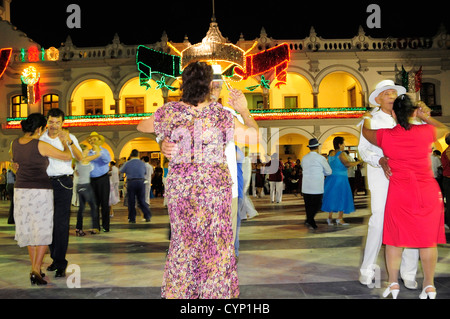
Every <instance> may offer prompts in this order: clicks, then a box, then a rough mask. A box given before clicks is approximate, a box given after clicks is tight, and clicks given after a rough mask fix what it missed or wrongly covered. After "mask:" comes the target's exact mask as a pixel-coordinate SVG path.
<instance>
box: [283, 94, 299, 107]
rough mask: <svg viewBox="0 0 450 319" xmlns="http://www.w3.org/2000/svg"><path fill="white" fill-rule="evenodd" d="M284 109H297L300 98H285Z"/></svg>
mask: <svg viewBox="0 0 450 319" xmlns="http://www.w3.org/2000/svg"><path fill="white" fill-rule="evenodd" d="M284 108H285V109H297V108H298V97H297V96H285V97H284Z"/></svg>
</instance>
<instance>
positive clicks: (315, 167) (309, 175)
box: [301, 138, 332, 230]
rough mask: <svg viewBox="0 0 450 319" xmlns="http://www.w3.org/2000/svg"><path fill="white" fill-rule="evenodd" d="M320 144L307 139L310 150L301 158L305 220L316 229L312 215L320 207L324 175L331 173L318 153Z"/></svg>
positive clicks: (314, 214)
mask: <svg viewBox="0 0 450 319" xmlns="http://www.w3.org/2000/svg"><path fill="white" fill-rule="evenodd" d="M320 145H321V144H320V143H319V141H318V140H317V139H315V138H313V139H310V140H309V144H308V148H309V150H310V152H309V153H308V154H306V155H305V156H304V157H303V159H302V163H301V166H302V170H303V182H302V194H303V198H304V200H305V210H306V222H305V225H307V226H308V227H309V228H310V229H312V230H314V229H317V225H316V221H315V220H314V217H315V216H316V214H317V212H318V211H319V210H320V208H321V207H322V197H323V191H324V180H325V176H328V175H331V173H332V170H331V167H330V164H328V162H327V159H326V158H325V157H324V156H322V155H320V154H319V146H320Z"/></svg>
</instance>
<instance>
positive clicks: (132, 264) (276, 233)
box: [0, 194, 450, 302]
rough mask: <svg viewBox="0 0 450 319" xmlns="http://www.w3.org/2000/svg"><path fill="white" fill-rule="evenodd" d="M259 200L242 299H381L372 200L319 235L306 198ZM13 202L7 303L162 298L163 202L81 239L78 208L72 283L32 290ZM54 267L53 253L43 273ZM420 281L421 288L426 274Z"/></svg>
mask: <svg viewBox="0 0 450 319" xmlns="http://www.w3.org/2000/svg"><path fill="white" fill-rule="evenodd" d="M252 200H253V202H254V204H255V207H256V209H257V210H258V212H259V216H257V217H256V218H254V219H252V220H249V221H244V222H243V223H242V226H241V231H240V239H241V241H240V257H239V263H238V274H239V282H240V292H241V295H240V300H247V299H248V300H286V299H289V300H296V299H380V298H382V297H381V293H382V292H383V287H384V285H385V280H386V278H387V277H386V271H385V265H384V250H383V249H382V251H381V252H380V256H379V262H378V264H379V266H380V268H381V283H380V284H381V288H376V287H375V288H372V289H371V288H368V287H365V286H362V285H361V284H360V283H359V282H358V269H359V265H360V262H361V258H362V247H363V243H364V240H365V234H366V232H367V222H368V218H369V216H370V215H369V210H368V199H367V197H365V196H362V195H358V196H357V197H356V198H355V206H356V208H357V211H356V212H355V213H353V214H350V215H349V216H348V217H347V218H345V219H346V221H347V222H349V223H350V226H347V227H343V226H339V227H337V226H332V227H330V226H328V225H327V224H326V221H325V219H326V215H325V214H324V213H319V214H318V215H317V218H316V219H317V221H318V225H319V229H318V230H317V231H314V232H313V231H310V230H308V229H307V228H306V227H305V226H304V220H305V211H304V203H303V199H302V197H300V196H299V197H297V196H294V195H291V194H287V195H284V196H283V202H282V203H281V204H271V203H270V201H269V197H268V196H266V197H265V198H262V199H256V198H252ZM8 205H9V203H8V202H7V201H2V202H0V298H1V299H36V298H37V299H93V300H97V299H110V300H111V299H154V300H159V299H160V285H161V280H162V274H163V268H164V262H165V256H166V249H167V248H168V243H169V242H168V229H169V223H168V216H167V212H166V209H165V208H164V207H163V205H162V199H161V198H155V199H152V202H151V209H152V213H153V218H152V221H151V222H150V223H145V222H141V221H139V220H138V222H137V223H136V224H128V222H127V211H126V207H124V206H123V205H122V204H121V203H119V204H118V205H116V206H115V207H114V217H112V219H111V224H112V225H111V232H109V233H101V234H98V235H86V236H85V237H76V236H75V231H74V225H75V220H76V211H77V208H76V207H72V215H71V236H70V242H69V250H68V258H67V259H68V261H69V264H70V265H71V267H72V270H71V271H68V272H67V277H66V278H54V276H53V274H52V273H49V272H47V277H46V279H47V280H48V282H49V284H48V285H47V286H45V287H36V286H31V285H30V282H29V278H28V274H29V268H30V262H29V258H28V254H27V250H26V249H25V248H19V247H18V246H17V244H16V242H15V241H14V226H13V225H7V223H6V218H7V211H8ZM85 214H86V215H85V216H86V217H85V225H90V217H89V216H88V215H89V213H88V210H87V211H86V212H85ZM449 234H450V233H449V232H448V231H447V238H448V239H450V238H449V237H450V236H449ZM449 248H450V245H441V246H439V262H438V265H437V270H436V282H435V283H436V288H437V291H438V298H439V299H450V267H449V265H450V249H449ZM50 262H51V260H50V257H49V256H48V254H47V255H46V258H45V260H44V267H43V271H44V272H45V268H46V266H47V265H48V264H49V263H50ZM78 275H79V276H78ZM417 279H418V282H419V286H421V283H422V271H421V269H419V273H418V276H417ZM74 286H75V287H74ZM419 293H420V291H419V290H407V289H406V288H404V287H403V285H402V287H401V292H400V295H399V299H418V295H419ZM160 302H163V301H160Z"/></svg>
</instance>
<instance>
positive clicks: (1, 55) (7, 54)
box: [0, 48, 12, 78]
mask: <svg viewBox="0 0 450 319" xmlns="http://www.w3.org/2000/svg"><path fill="white" fill-rule="evenodd" d="M11 55H12V49H11V48H8V49H1V50H0V78H1V77H2V75H3V73H5V71H6V67H7V66H8V64H9V60H10V59H11Z"/></svg>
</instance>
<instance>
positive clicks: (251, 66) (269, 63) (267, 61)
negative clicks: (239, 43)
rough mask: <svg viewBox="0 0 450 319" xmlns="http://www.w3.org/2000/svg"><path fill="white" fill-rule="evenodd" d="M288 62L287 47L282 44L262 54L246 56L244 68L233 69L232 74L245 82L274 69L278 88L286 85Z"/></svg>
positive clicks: (288, 52)
mask: <svg viewBox="0 0 450 319" xmlns="http://www.w3.org/2000/svg"><path fill="white" fill-rule="evenodd" d="M290 60H291V55H290V50H289V45H288V44H287V43H283V44H280V45H278V46H276V47H274V48H271V49H268V50H265V51H263V52H259V53H255V54H249V55H246V56H245V68H244V69H241V68H239V67H235V68H234V72H235V73H236V74H237V75H239V76H241V77H242V78H243V79H244V80H246V79H248V78H249V77H251V76H255V75H261V74H263V73H266V72H269V71H271V70H272V69H275V76H276V78H277V80H278V81H279V83H277V86H279V85H281V84H286V75H287V73H286V70H287V67H288V62H289V61H290Z"/></svg>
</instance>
